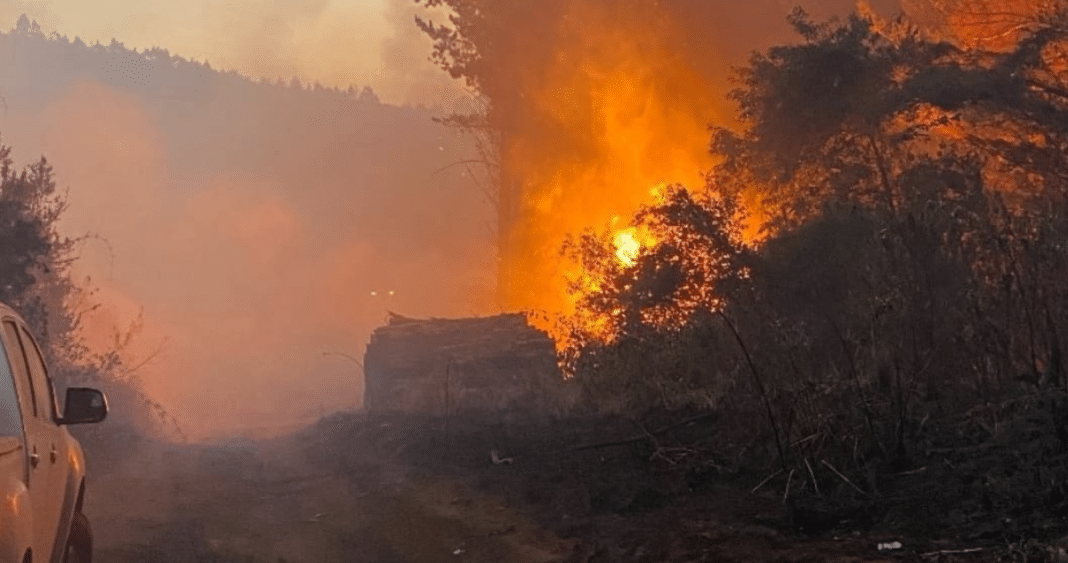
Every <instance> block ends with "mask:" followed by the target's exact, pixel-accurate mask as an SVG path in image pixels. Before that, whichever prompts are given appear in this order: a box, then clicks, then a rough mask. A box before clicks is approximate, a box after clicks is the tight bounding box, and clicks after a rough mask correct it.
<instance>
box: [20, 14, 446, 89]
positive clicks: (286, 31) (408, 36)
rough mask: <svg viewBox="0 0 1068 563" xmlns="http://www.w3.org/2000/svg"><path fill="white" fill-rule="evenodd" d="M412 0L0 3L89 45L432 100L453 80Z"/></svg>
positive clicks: (327, 84) (263, 74)
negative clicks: (441, 66) (434, 57)
mask: <svg viewBox="0 0 1068 563" xmlns="http://www.w3.org/2000/svg"><path fill="white" fill-rule="evenodd" d="M414 10H415V4H414V2H413V1H412V0H92V1H86V0H0V28H2V29H5V30H6V29H10V28H12V27H14V24H15V21H16V20H17V18H18V17H19V15H20V14H23V13H25V14H27V15H28V16H29V17H30V18H31V19H34V20H36V21H37V22H38V23H39V24H40V25H41V28H42V29H43V30H44V31H45V32H46V33H49V32H52V31H56V32H58V33H60V34H62V35H66V36H68V37H69V38H71V39H73V38H74V37H75V36H78V37H81V38H82V40H84V41H85V42H87V43H92V42H94V41H99V42H100V43H104V44H108V43H110V42H111V39H112V38H115V39H117V40H119V41H120V42H122V43H123V44H125V45H126V46H127V47H130V48H137V49H140V50H143V49H146V48H151V47H154V46H160V47H163V48H166V49H168V50H169V51H170V52H171V53H172V54H177V55H181V56H183V57H185V58H188V59H194V60H197V61H204V60H207V61H208V62H209V63H210V64H211V65H212V67H213V68H216V69H234V70H237V71H240V72H242V73H244V74H247V75H250V76H257V77H258V76H265V77H272V78H273V77H284V78H289V77H292V76H299V77H300V78H301V79H302V80H303V81H305V82H315V81H319V82H321V83H322V84H323V85H326V86H340V87H347V86H348V85H350V84H353V85H355V86H357V87H362V86H365V85H370V86H372V87H373V88H374V89H375V90H376V91H377V92H378V93H379V96H380V97H381V98H382V99H383V101H388V102H393V103H400V102H412V103H425V104H427V105H432V104H434V103H437V102H440V101H443V100H442V98H447V99H448V98H452V97H454V94H452V93H451V92H454V91H455V90H454V86H452V85H451V82H450V81H449V80H448V79H447V77H446V76H445V75H444V73H442V72H441V71H439V70H438V69H436V68H434V67H433V66H432V65H431V64H430V63H429V62H427V61H426V59H427V54H428V53H429V42H428V40H427V39H426V38H425V37H422V35H421V34H420V33H419V32H418V30H417V29H416V28H415V25H414V23H413V19H412V16H413V14H414Z"/></svg>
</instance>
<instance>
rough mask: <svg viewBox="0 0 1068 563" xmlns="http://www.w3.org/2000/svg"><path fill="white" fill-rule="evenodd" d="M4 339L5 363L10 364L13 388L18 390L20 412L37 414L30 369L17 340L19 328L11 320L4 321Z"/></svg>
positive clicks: (28, 414)
mask: <svg viewBox="0 0 1068 563" xmlns="http://www.w3.org/2000/svg"><path fill="white" fill-rule="evenodd" d="M4 341H5V344H6V346H5V347H6V348H7V356H8V362H7V363H8V365H9V366H11V374H12V375H13V376H14V379H15V388H16V389H18V391H19V402H20V403H21V404H22V412H23V413H25V414H26V416H30V413H33V416H37V398H36V397H34V392H33V383H32V382H31V381H30V371H29V367H28V366H27V365H26V354H25V353H24V352H23V351H22V343H21V342H20V341H19V329H18V327H17V326H15V323H14V322H13V321H4Z"/></svg>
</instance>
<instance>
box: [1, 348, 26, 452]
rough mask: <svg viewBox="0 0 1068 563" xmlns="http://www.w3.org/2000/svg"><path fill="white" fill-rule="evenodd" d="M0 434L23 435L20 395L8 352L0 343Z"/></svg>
mask: <svg viewBox="0 0 1068 563" xmlns="http://www.w3.org/2000/svg"><path fill="white" fill-rule="evenodd" d="M0 436H19V437H22V417H21V416H20V415H19V395H18V392H16V391H15V380H14V378H12V376H11V367H10V365H9V363H8V357H7V352H6V351H5V350H4V346H2V345H0Z"/></svg>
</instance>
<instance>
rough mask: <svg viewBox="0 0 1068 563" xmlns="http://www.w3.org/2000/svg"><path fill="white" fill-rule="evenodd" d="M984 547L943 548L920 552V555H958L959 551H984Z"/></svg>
mask: <svg viewBox="0 0 1068 563" xmlns="http://www.w3.org/2000/svg"><path fill="white" fill-rule="evenodd" d="M985 550H986V548H985V547H970V548H968V549H943V550H940V551H932V552H929V553H921V554H920V557H934V556H935V555H958V554H961V553H978V552H980V551H985Z"/></svg>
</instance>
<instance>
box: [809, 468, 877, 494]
mask: <svg viewBox="0 0 1068 563" xmlns="http://www.w3.org/2000/svg"><path fill="white" fill-rule="evenodd" d="M820 463H822V464H823V465H826V466H827V468H828V469H830V470H831V471H834V474H835V475H837V476H839V477H841V479H842V480H843V481H845V482H846V483H847V484H848V485H849V486H850V487H853V488H854V489H856V490H857V492H858V493H860V494H862V495H864V496H866V497H869V496H871V495H870V494H868V493H867V492H865V491H864V489H861V488H860V487H858V486H856V485H854V484H853V482H852V481H850V480H849V477H846V476H845V475H842V473H841V472H840V471H838V470H837V469H835V468H834V466H833V465H831V464H830V463H828V462H827V460H825V459H821V460H820Z"/></svg>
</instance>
